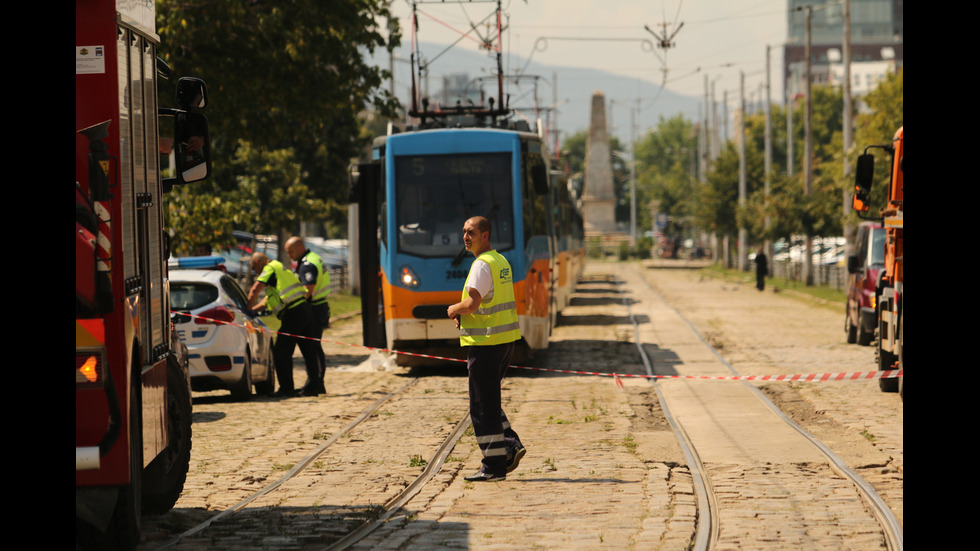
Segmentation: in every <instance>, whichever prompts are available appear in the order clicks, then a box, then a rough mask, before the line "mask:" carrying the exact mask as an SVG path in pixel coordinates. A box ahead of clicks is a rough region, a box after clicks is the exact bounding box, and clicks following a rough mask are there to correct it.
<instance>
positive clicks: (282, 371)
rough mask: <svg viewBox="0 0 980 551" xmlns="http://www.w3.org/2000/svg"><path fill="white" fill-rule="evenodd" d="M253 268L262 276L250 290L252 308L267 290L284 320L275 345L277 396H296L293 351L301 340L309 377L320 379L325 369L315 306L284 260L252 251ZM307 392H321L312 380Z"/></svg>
mask: <svg viewBox="0 0 980 551" xmlns="http://www.w3.org/2000/svg"><path fill="white" fill-rule="evenodd" d="M252 271H253V272H255V273H256V274H257V275H258V277H256V278H255V284H253V285H252V288H251V289H250V290H249V292H248V305H249V308H254V307H255V305H256V304H257V303H259V302H260V300H259V296H260V294H261V293H262V291H263V290H264V291H265V306H266V308H267V309H268V310H269V311H271V312H272V313H274V314H275V315H276V317H278V318H279V319H280V320H281V321H282V326H281V327H280V328H279V335H277V336H276V344H275V345H274V346H273V348H272V356H273V360H274V361H275V362H276V377H278V378H279V391H278V392H276V393H275V394H274V396H278V397H282V396H296V395H297V392H296V387H295V386H294V385H293V351H294V350H296V345H297V344H298V345H299V350H300V352H302V354H303V361H304V362H305V363H306V376H307V378H308V379H309V380H311V381H316V380H317V379H318V377H319V374H320V371H321V367H320V357H319V356H318V355H317V353H316V349H317V348H320V341H319V340H316V341H314V340H311V338H314V337H315V338H317V339H319V337H320V336H319V335H318V334H317V330H316V322H315V321H314V319H313V310H312V309H311V308H310V304H309V302H307V301H306V288H305V287H303V285H302V284H301V283H300V281H299V278H298V277H296V274H294V273H293V272H291V271H289V270H287V269H286V268H285V266H283V265H282V262H279V261H278V260H269V257H267V256H266V255H265V254H263V253H255V254H253V255H252ZM301 337H310V338H301ZM303 394H304V395H306V396H316V395H317V394H318V392H316V391H315V389H313V388H312V387H310V386H309V384H308V385H307V387H306V388H305V389H304V392H303Z"/></svg>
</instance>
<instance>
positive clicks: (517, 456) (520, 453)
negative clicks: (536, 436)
mask: <svg viewBox="0 0 980 551" xmlns="http://www.w3.org/2000/svg"><path fill="white" fill-rule="evenodd" d="M525 454H527V448H525V447H524V446H521V447H520V448H518V449H517V451H515V452H514V455H513V456H512V457H511V458H510V462H509V463H508V464H507V472H508V473H509V472H512V471H513V470H514V469H516V468H517V466H518V465H520V464H521V459H523V458H524V455H525Z"/></svg>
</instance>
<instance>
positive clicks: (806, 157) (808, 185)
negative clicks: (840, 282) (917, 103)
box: [803, 6, 813, 286]
mask: <svg viewBox="0 0 980 551" xmlns="http://www.w3.org/2000/svg"><path fill="white" fill-rule="evenodd" d="M803 9H804V10H806V48H805V49H804V50H805V52H806V53H805V54H804V55H805V56H806V60H805V63H806V116H805V117H804V121H803V127H804V134H805V136H804V140H805V141H804V151H803V194H804V195H806V196H807V197H809V196H810V195H811V194H812V193H813V166H812V163H813V74H812V71H813V64H812V61H811V59H810V58H811V56H812V54H811V43H812V42H813V37H812V34H811V32H810V27H811V21H812V19H813V6H803ZM812 250H813V237H812V236H811V235H810V232H806V236H805V241H804V245H803V255H804V256H805V257H806V258H804V260H803V271H804V275H803V277H804V281H805V284H806V285H807V286H812V285H813V254H812V252H811V251H812Z"/></svg>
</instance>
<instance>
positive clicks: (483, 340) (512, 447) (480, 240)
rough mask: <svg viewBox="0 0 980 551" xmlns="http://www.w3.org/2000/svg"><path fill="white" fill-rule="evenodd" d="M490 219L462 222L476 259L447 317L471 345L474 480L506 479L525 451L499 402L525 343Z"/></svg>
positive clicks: (507, 268)
mask: <svg viewBox="0 0 980 551" xmlns="http://www.w3.org/2000/svg"><path fill="white" fill-rule="evenodd" d="M490 232H491V228H490V221H489V220H487V219H486V218H484V217H482V216H477V217H473V218H470V219H469V220H467V221H466V222H465V223H464V224H463V243H464V244H465V245H466V250H468V251H470V252H471V253H473V256H475V257H476V260H474V261H473V265H472V266H471V267H470V272H469V275H468V276H467V278H466V283H465V285H464V287H463V294H462V297H461V300H460V302H457V303H456V304H453V305H451V306H449V308H448V309H447V314H448V315H449V318H450V319H453V320H455V321H456V327H457V328H458V329H459V330H460V337H459V342H460V345H462V346H465V347H467V369H468V371H469V395H470V419H471V420H472V422H473V431H474V432H475V433H476V441H477V444H478V445H479V446H480V451H482V452H483V465H482V467H481V468H480V471H479V472H478V473H476V474H474V475H470V476H467V477H465V480H467V481H470V482H477V481H479V482H486V481H496V480H504V479H505V478H506V477H507V473H509V472H511V471H513V470H514V469H516V468H517V466H518V464H519V463H520V461H521V458H523V457H524V455H525V454H526V453H527V450H526V449H525V448H524V446H523V445H522V444H521V440H520V438H518V436H517V433H516V432H515V431H514V429H513V428H511V426H510V422H509V421H508V420H507V415H506V414H505V413H504V411H503V409H502V407H501V402H500V382H501V380H503V378H504V375H505V374H506V372H507V366H508V365H509V364H510V360H511V357H512V356H513V354H514V343H515V342H517V341H518V340H520V339H521V328H520V324H519V322H518V318H517V303H516V301H515V299H514V274H513V271H512V270H511V267H510V263H509V262H507V259H506V258H504V257H503V256H502V255H501V254H500V253H498V252H497V251H496V250H494V249H493V248H492V246H491V245H490Z"/></svg>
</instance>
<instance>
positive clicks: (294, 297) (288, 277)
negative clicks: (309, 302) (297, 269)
mask: <svg viewBox="0 0 980 551" xmlns="http://www.w3.org/2000/svg"><path fill="white" fill-rule="evenodd" d="M273 274H274V275H275V276H276V286H275V287H273V286H272V285H269V280H270V279H271V278H272V276H273ZM255 279H256V281H261V282H262V283H264V284H265V296H266V299H265V306H266V308H268V309H269V310H270V311H271V312H272V313H273V314H275V315H276V317H279V318H281V317H282V315H283V314H284V313H285V312H286V310H288V309H290V308H294V307H296V306H299V305H300V304H301V303H302V301H303V300H306V298H305V297H306V287H303V284H302V283H300V281H299V278H298V277H296V274H294V273H293V272H291V271H289V270H287V269H286V268H285V267H284V266H283V265H282V262H279V261H278V260H271V261H269V263H268V264H266V265H265V267H264V268H262V273H261V274H260V275H259V277H257V278H255Z"/></svg>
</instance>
